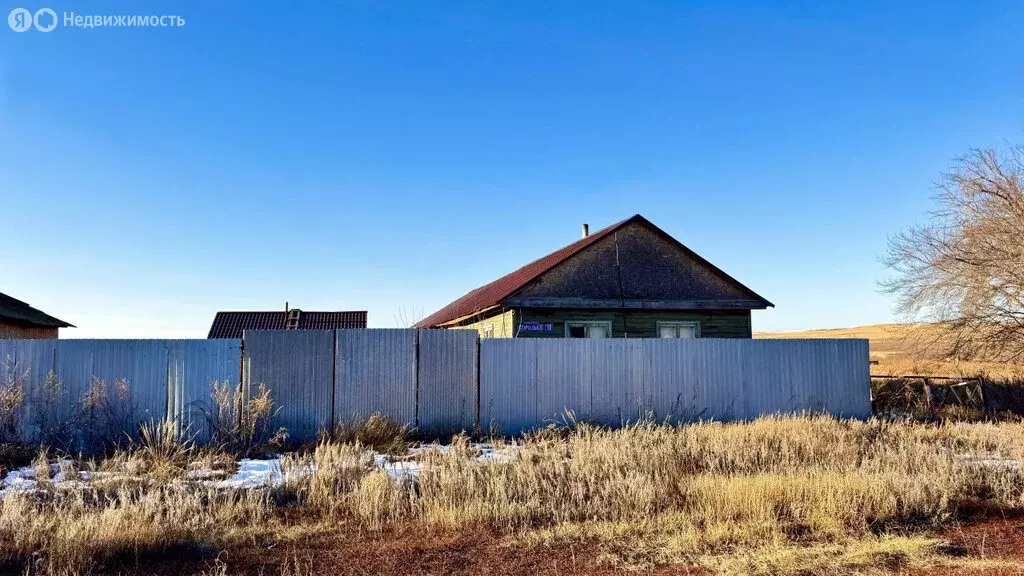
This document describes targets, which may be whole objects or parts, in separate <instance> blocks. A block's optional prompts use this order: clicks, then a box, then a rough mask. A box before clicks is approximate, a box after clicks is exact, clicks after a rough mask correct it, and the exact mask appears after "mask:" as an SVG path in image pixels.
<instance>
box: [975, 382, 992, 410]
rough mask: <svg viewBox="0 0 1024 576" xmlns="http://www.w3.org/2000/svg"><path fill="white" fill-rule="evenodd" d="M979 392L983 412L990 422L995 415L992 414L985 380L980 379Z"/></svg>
mask: <svg viewBox="0 0 1024 576" xmlns="http://www.w3.org/2000/svg"><path fill="white" fill-rule="evenodd" d="M978 391H979V394H981V411H982V412H983V413H984V414H985V419H986V420H988V419H990V418H991V417H992V416H994V414H990V409H989V405H988V394H985V378H979V379H978Z"/></svg>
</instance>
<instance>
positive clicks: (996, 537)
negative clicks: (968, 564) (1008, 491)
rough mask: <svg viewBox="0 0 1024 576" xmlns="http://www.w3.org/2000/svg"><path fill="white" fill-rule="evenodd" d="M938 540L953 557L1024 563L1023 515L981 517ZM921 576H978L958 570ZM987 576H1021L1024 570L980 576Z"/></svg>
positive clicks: (947, 532) (922, 573)
mask: <svg viewBox="0 0 1024 576" xmlns="http://www.w3.org/2000/svg"><path fill="white" fill-rule="evenodd" d="M939 536H940V537H941V538H943V539H945V540H947V541H948V542H949V543H950V548H949V553H950V554H951V555H965V556H968V557H973V558H984V559H1004V560H1014V561H1021V562H1024V511H1014V512H1004V511H998V510H997V511H991V512H984V513H979V514H978V516H977V517H975V518H973V519H971V520H970V521H967V522H963V523H960V524H959V525H957V526H955V527H953V528H950V529H949V530H946V531H945V532H943V533H941V534H939ZM920 574H921V576H954V575H955V576H966V575H967V574H972V575H973V574H979V572H977V571H968V570H963V569H956V568H943V569H931V570H926V571H923V572H920ZM980 574H983V575H985V576H1009V575H1011V574H1013V575H1015V576H1016V575H1022V574H1024V570H1017V569H999V570H986V571H984V572H981V573H980Z"/></svg>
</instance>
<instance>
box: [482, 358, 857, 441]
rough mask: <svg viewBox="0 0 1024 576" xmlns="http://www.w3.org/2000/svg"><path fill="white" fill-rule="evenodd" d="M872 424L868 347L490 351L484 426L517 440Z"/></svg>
mask: <svg viewBox="0 0 1024 576" xmlns="http://www.w3.org/2000/svg"><path fill="white" fill-rule="evenodd" d="M803 410H808V411H824V412H828V413H831V414H835V415H838V416H846V417H855V418H865V417H868V416H870V415H871V404H870V376H869V366H868V343H867V340H739V339H737V340H724V339H723V340H712V339H697V340H659V339H649V340H639V339H635V340H634V339H607V340H600V339H565V340H555V339H514V340H513V339H510V340H504V339H501V340H499V339H495V340H484V341H482V342H481V343H480V425H481V427H482V428H484V429H488V428H490V429H493V430H498V431H501V432H504V433H517V432H520V431H522V430H526V429H529V428H535V427H538V426H543V425H545V424H547V423H550V422H560V421H562V420H564V419H565V418H566V416H567V412H569V411H571V413H572V415H573V417H574V418H575V419H577V420H580V421H592V422H599V423H602V424H608V425H619V424H622V423H624V422H627V421H630V420H636V419H637V418H639V417H654V418H656V419H658V420H664V419H670V420H673V421H680V420H683V421H685V420H697V419H715V420H733V419H744V418H753V417H756V416H758V415H761V414H768V413H775V412H798V411H803Z"/></svg>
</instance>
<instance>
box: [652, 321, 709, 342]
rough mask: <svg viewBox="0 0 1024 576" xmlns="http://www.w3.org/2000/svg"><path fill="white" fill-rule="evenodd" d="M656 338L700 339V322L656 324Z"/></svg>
mask: <svg viewBox="0 0 1024 576" xmlns="http://www.w3.org/2000/svg"><path fill="white" fill-rule="evenodd" d="M658 338H700V322H658Z"/></svg>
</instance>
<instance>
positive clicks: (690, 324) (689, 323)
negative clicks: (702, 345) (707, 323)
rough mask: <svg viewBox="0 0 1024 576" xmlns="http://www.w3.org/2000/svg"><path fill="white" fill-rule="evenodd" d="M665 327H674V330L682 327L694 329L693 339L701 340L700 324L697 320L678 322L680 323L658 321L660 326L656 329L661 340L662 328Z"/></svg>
mask: <svg viewBox="0 0 1024 576" xmlns="http://www.w3.org/2000/svg"><path fill="white" fill-rule="evenodd" d="M663 326H665V327H668V326H672V327H673V328H678V327H680V326H687V327H692V328H693V337H694V338H700V322H698V321H697V320H678V321H676V320H665V321H661V320H659V321H658V325H657V327H656V329H657V331H658V332H657V333H658V338H661V328H662V327H663Z"/></svg>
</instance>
